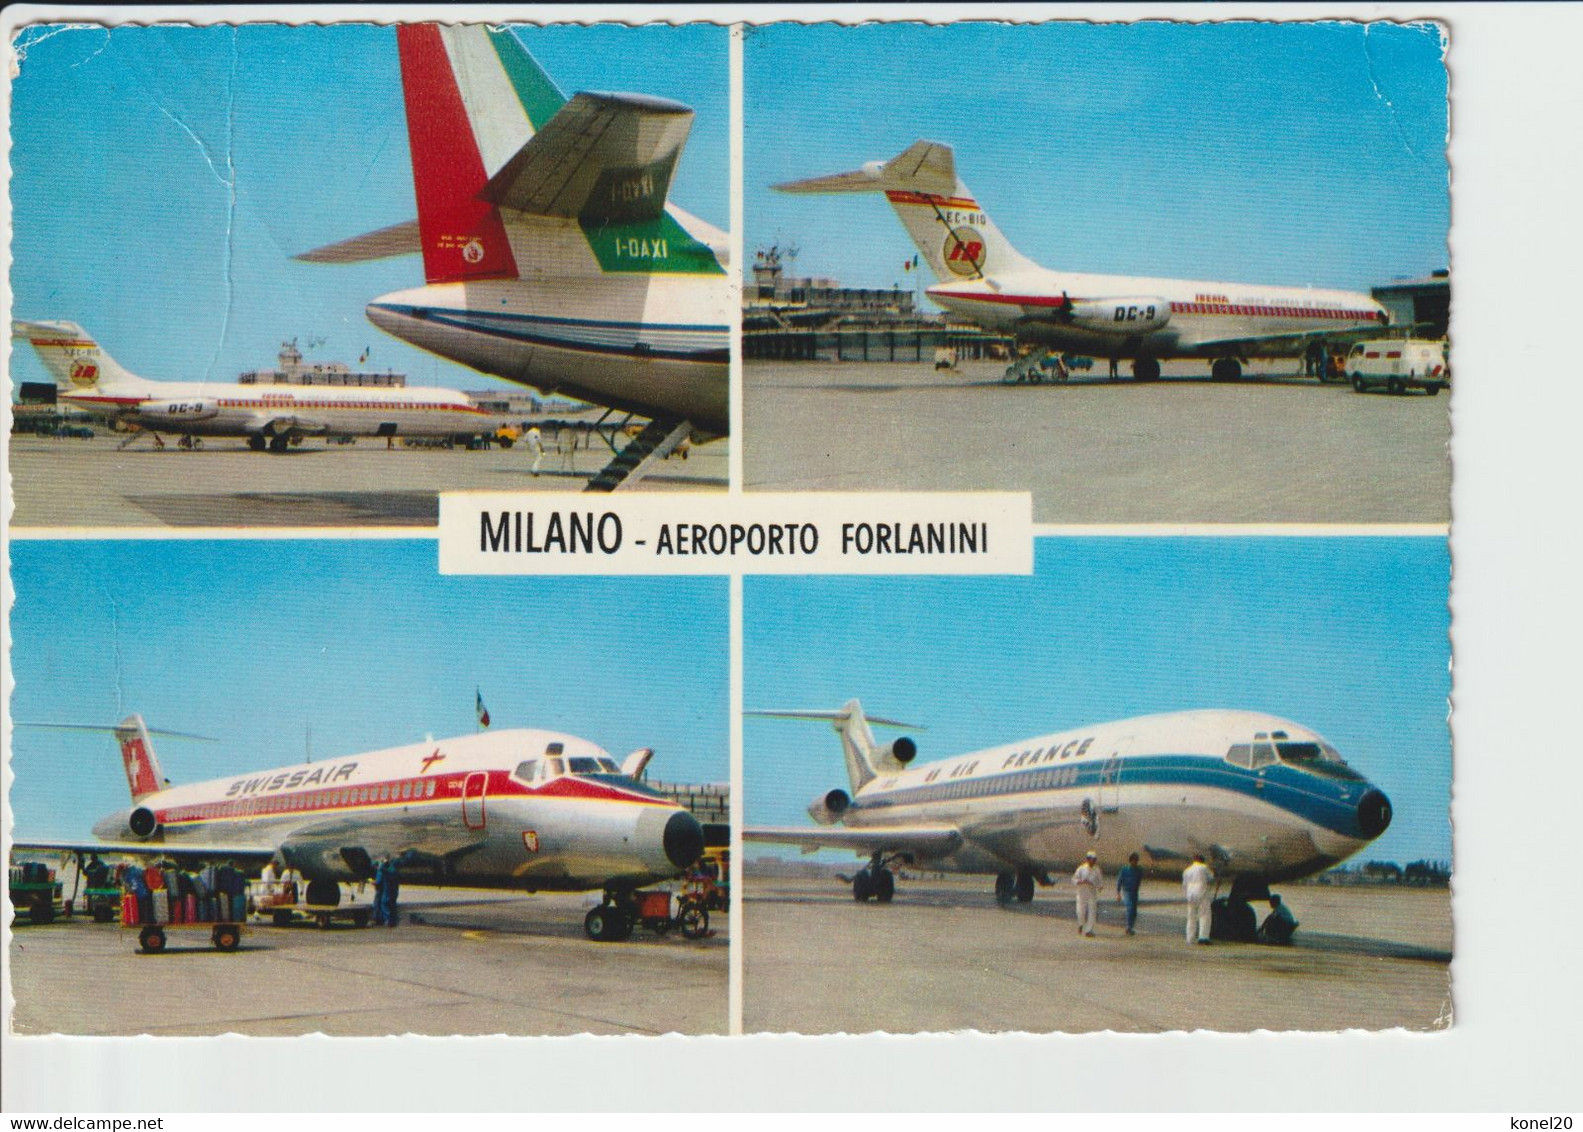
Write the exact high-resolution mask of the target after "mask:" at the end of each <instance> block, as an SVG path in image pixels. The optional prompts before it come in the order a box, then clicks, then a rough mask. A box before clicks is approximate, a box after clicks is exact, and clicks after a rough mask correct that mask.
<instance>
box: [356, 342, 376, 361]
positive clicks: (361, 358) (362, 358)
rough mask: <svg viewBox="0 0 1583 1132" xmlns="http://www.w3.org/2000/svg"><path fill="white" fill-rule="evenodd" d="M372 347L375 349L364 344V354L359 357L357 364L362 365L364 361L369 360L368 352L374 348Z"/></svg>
mask: <svg viewBox="0 0 1583 1132" xmlns="http://www.w3.org/2000/svg"><path fill="white" fill-rule="evenodd" d="M372 349H373V347H372V346H364V347H363V356H362V357H360V358H358V359H357V364H358V365H362V364H363V363H364V362H366V361H368V352H369V351H370V350H372Z"/></svg>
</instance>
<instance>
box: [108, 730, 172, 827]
mask: <svg viewBox="0 0 1583 1132" xmlns="http://www.w3.org/2000/svg"><path fill="white" fill-rule="evenodd" d="M115 741H116V744H117V745H118V746H119V747H120V748H121V763H122V765H123V766H124V767H125V768H126V784H127V786H128V787H129V788H130V789H131V791H132V802H133V804H134V805H135V804H137V803H138V802H141V801H142V800H143V799H144V798H147V797H148V796H149V795H150V794H156V793H158V792H159V791H161V790H163V789H164V788H165V776H164V774H163V773H161V771H160V768H159V756H157V755H156V754H154V741H153V740H152V739H150V738H149V736H148V727H147V726H146V725H145V724H144V723H143V717H142V716H141V715H129V716H127V717H126V718H125V719H123V720H122V721H121V722H120V723H119V724H117V725H116V727H115Z"/></svg>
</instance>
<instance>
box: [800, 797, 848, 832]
mask: <svg viewBox="0 0 1583 1132" xmlns="http://www.w3.org/2000/svg"><path fill="white" fill-rule="evenodd" d="M851 805H852V798H851V796H850V795H849V794H847V792H846V791H845V790H832V791H830V793H828V794H821V795H819V797H817V798H815V799H814V800H813V802H812V803H810V804H809V806H808V816H809V817H811V818H813V820H814V821H816V822H818V823H819V824H820V825H834V824H835V823H836V822H838V821H840V820H841V818H842V817H843V816H845V814H846V812H847V809H848V807H850V806H851Z"/></svg>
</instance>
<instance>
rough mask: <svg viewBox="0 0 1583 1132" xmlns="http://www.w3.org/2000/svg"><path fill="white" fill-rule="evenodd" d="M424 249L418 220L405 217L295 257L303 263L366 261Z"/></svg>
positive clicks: (294, 257) (410, 253) (412, 253)
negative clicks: (383, 226) (399, 221)
mask: <svg viewBox="0 0 1583 1132" xmlns="http://www.w3.org/2000/svg"><path fill="white" fill-rule="evenodd" d="M422 250H423V245H422V243H421V242H420V240H419V236H418V222H417V221H416V220H403V221H402V222H401V223H400V224H392V225H391V226H390V227H388V228H381V229H379V231H377V232H364V233H363V234H362V235H361V236H353V237H352V238H351V239H349V240H341V241H339V242H338V243H334V244H325V245H324V247H322V248H314V249H313V250H312V251H311V252H303V253H302V254H301V255H298V256H293V257H292V258H293V259H297V260H301V261H302V262H303V263H364V262H366V261H368V260H373V259H390V258H391V257H393V256H399V255H416V254H417V253H418V252H420V251H422Z"/></svg>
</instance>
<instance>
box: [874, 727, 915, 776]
mask: <svg viewBox="0 0 1583 1132" xmlns="http://www.w3.org/2000/svg"><path fill="white" fill-rule="evenodd" d="M917 757H918V744H917V743H914V742H913V741H912V740H911V739H909V738H907V737H906V736H905V735H903V736H902V737H901V738H900V739H897V740H896V741H895V742H894V743H889V744H886V745H885V746H883V747H880V748H878V749H877V750H875V752H874V769H875V770H879V771H897V770H905V769H906V768H907V764H908V763H910V762H912V760H913V759H915V758H917Z"/></svg>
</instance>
